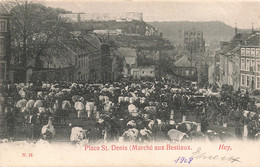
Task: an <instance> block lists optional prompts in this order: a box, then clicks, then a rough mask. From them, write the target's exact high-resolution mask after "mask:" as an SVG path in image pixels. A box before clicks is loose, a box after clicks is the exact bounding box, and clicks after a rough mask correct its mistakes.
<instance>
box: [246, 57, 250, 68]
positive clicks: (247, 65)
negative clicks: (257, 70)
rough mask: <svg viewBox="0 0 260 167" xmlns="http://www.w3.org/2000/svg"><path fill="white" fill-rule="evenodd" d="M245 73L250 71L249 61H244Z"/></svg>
mask: <svg viewBox="0 0 260 167" xmlns="http://www.w3.org/2000/svg"><path fill="white" fill-rule="evenodd" d="M246 71H250V59H246Z"/></svg>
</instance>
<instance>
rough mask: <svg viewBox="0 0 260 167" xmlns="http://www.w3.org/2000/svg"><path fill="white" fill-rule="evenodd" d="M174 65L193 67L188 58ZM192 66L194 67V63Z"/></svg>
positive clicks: (182, 58)
mask: <svg viewBox="0 0 260 167" xmlns="http://www.w3.org/2000/svg"><path fill="white" fill-rule="evenodd" d="M174 65H175V66H176V67H191V62H190V60H189V59H188V57H187V56H182V57H181V58H180V59H178V60H177V61H175V62H174ZM192 66H193V67H194V63H192Z"/></svg>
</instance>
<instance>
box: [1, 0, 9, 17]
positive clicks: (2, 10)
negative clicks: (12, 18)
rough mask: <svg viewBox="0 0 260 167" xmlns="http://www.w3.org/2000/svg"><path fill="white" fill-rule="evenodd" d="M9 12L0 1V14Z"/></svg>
mask: <svg viewBox="0 0 260 167" xmlns="http://www.w3.org/2000/svg"><path fill="white" fill-rule="evenodd" d="M9 14H10V13H9V12H8V10H7V9H6V7H5V6H4V5H3V4H2V3H1V2H0V15H9Z"/></svg>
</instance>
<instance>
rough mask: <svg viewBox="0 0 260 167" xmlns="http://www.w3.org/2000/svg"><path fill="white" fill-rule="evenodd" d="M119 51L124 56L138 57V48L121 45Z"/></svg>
mask: <svg viewBox="0 0 260 167" xmlns="http://www.w3.org/2000/svg"><path fill="white" fill-rule="evenodd" d="M118 51H119V52H120V53H121V54H122V55H123V56H124V57H137V55H136V50H135V49H132V48H123V47H120V48H119V49H118Z"/></svg>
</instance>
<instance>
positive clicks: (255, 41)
mask: <svg viewBox="0 0 260 167" xmlns="http://www.w3.org/2000/svg"><path fill="white" fill-rule="evenodd" d="M246 45H250V46H260V33H255V34H253V35H251V36H250V37H249V38H248V39H247V43H246Z"/></svg>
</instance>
